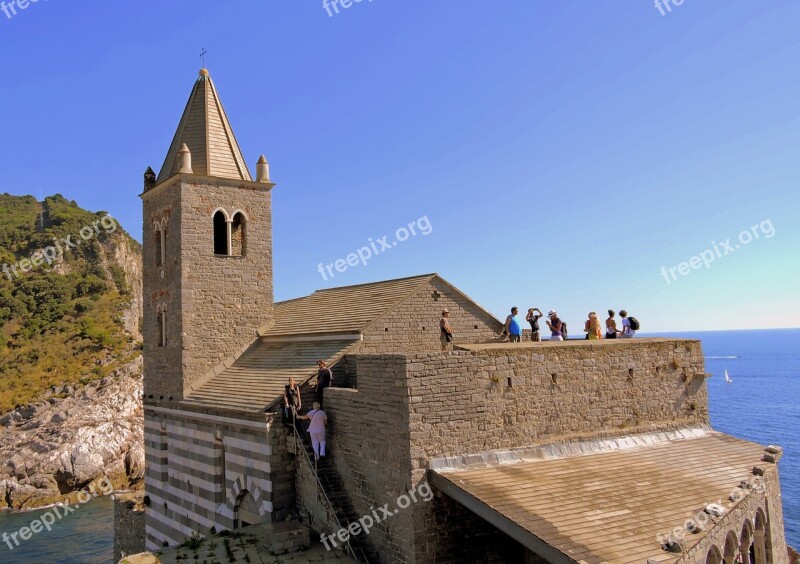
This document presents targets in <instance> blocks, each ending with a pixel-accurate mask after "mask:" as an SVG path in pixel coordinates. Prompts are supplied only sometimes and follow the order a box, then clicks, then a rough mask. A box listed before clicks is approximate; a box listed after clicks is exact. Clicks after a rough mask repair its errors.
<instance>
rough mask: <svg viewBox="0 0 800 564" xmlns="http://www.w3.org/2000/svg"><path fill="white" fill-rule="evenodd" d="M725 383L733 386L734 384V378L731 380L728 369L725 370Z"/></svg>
mask: <svg viewBox="0 0 800 564" xmlns="http://www.w3.org/2000/svg"><path fill="white" fill-rule="evenodd" d="M725 382H726V383H728V384H732V383H733V378H731V377H730V374H728V369H727V368H726V369H725Z"/></svg>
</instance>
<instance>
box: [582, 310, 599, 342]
mask: <svg viewBox="0 0 800 564" xmlns="http://www.w3.org/2000/svg"><path fill="white" fill-rule="evenodd" d="M583 330H584V331H585V332H586V338H587V339H589V340H590V341H596V340H597V339H602V338H603V330H602V329H601V328H600V320H599V319H597V313H595V312H593V311H592V312H589V319H587V320H586V324H585V325H584V328H583Z"/></svg>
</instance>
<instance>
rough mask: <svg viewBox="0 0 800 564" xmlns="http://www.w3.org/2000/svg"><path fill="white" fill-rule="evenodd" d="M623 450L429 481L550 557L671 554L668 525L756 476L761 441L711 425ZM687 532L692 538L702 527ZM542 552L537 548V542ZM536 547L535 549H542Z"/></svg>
mask: <svg viewBox="0 0 800 564" xmlns="http://www.w3.org/2000/svg"><path fill="white" fill-rule="evenodd" d="M699 434H700V436H699V437H696V438H688V439H682V440H678V439H673V440H668V441H663V442H660V443H656V444H652V445H649V446H643V447H638V448H633V449H628V450H614V451H611V452H604V453H601V454H589V455H584V456H568V457H563V458H555V459H550V460H536V461H531V462H521V463H517V464H509V465H504V466H494V467H484V468H476V469H468V470H461V471H458V470H456V471H452V470H451V471H444V470H441V471H439V472H432V483H433V485H435V486H437V487H439V488H440V489H442V490H443V491H445V492H446V493H447V494H448V495H450V496H451V497H452V498H453V499H455V500H456V501H458V502H460V503H462V504H464V505H465V506H467V507H469V508H470V509H471V510H472V511H474V512H475V513H477V514H478V515H480V516H481V517H482V518H484V519H485V520H487V521H489V522H490V523H493V524H494V525H495V526H497V527H498V528H500V529H501V530H504V531H506V533H508V534H510V535H511V536H513V537H514V538H516V540H518V541H519V542H521V543H522V544H524V545H526V546H528V547H529V548H531V549H532V550H534V551H537V548H535V547H538V549H539V550H547V549H548V548H547V547H546V546H545V547H544V548H542V546H543V545H542V541H543V542H544V543H545V544H546V545H549V547H552V548H554V549H556V552H555V553H551V554H548V556H547V558H548V561H556V562H561V561H567V560H565V558H566V559H569V561H583V562H587V563H599V562H637V563H640V562H646V561H647V560H648V559H649V558H652V559H654V560H658V561H674V559H675V556H676V555H675V554H670V553H668V552H665V551H664V550H662V548H661V547H660V546H659V543H658V541H657V535H659V534H667V535H668V534H669V532H670V531H671V530H672V529H673V528H674V527H680V526H682V525H683V523H685V522H686V521H687V520H689V519H690V518H691V517H693V516H694V515H695V514H696V513H697V512H699V511H702V510H703V508H704V507H705V506H706V505H707V504H709V503H712V502H715V501H716V500H718V499H724V500H727V499H728V496H729V495H730V493H731V492H732V491H733V490H734V489H735V488H736V487H737V486H738V485H739V484H740V482H741V481H742V480H745V479H748V478H752V476H753V474H752V469H753V465H754V464H757V463H758V462H759V461H760V460H761V457H762V455H763V453H764V447H762V446H760V445H757V444H754V443H751V442H747V441H743V440H740V439H736V438H734V437H730V436H728V435H724V434H722V433H717V432H702V433H699ZM709 530H710V528H709V529H706V532H702V533H699V534H695V535H689V536H687V537H686V539H685V540H688V541H691V545H692V546H693V545H694V544H696V542H699V541H700V540H701V539H703V538H704V536H705V535H706V534H708V531H709ZM537 552H538V551H537ZM539 553H540V554H541V552H539Z"/></svg>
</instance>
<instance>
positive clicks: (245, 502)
mask: <svg viewBox="0 0 800 564" xmlns="http://www.w3.org/2000/svg"><path fill="white" fill-rule="evenodd" d="M260 522H261V515H260V514H259V512H258V504H257V503H256V500H255V498H254V497H253V494H251V493H250V492H249V491H247V490H242V491H241V493H239V496H238V497H237V498H236V506H235V507H234V510H233V528H234V529H241V528H242V527H247V526H248V525H256V524H258V523H260Z"/></svg>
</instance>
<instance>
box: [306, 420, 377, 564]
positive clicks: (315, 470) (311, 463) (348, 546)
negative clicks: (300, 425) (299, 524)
mask: <svg viewBox="0 0 800 564" xmlns="http://www.w3.org/2000/svg"><path fill="white" fill-rule="evenodd" d="M292 430H293V431H294V441H295V450H302V451H303V455H304V456H305V459H306V460H308V464H309V466H311V469H312V470H313V471H314V478H315V479H316V480H317V485H318V486H319V490H320V491H321V492H322V495H324V496H325V501H326V502H327V503H328V507H329V508H330V510H331V515H332V516H333V520H334V521H336V524H337V525H338V526H339V529H340V530H341V529H344V527H342V523H341V522H340V521H339V518H338V517H337V516H336V510H335V509H334V508H333V503H331V500H330V498H329V497H328V494H327V493H326V492H325V487H324V486H323V485H322V482H321V481H320V479H319V475H318V474H317V465H316V464H314V463H313V462H312V461H311V457H310V456H309V455H308V452H306V448H305V445H303V440H302V439H301V438H300V433H299V431H298V430H297V413H296V411H295V410H292ZM339 542H341V539H340V540H339ZM347 552H348V553H349V554H350V556H352V557H353V560H355V561H356V562H358V557H357V556H356V553H355V550H353V547H352V546H351V545H350V539H347ZM360 552H361V554H362V556H363V555H364V552H363V551H360ZM364 561H365V562H366V561H367V560H366V558H365V559H364Z"/></svg>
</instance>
